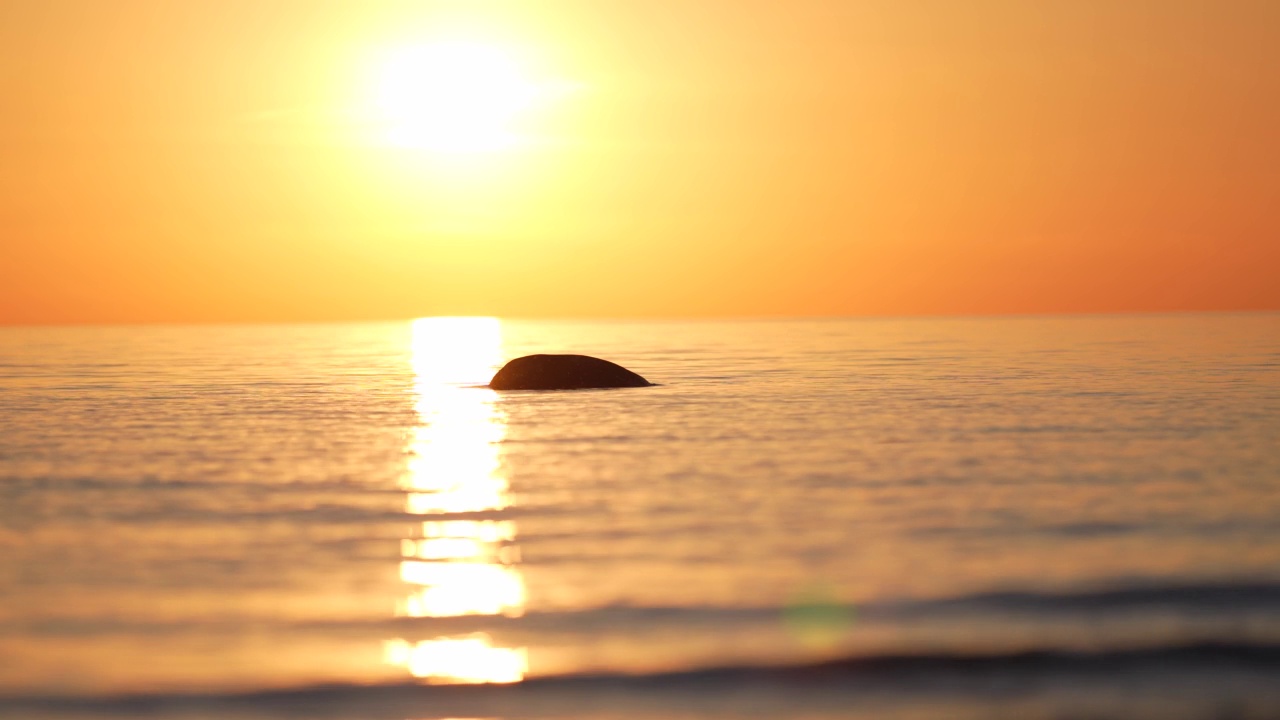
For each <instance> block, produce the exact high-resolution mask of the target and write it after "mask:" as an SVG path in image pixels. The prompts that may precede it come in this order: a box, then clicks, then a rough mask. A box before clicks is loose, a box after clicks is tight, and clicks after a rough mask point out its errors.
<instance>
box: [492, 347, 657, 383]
mask: <svg viewBox="0 0 1280 720" xmlns="http://www.w3.org/2000/svg"><path fill="white" fill-rule="evenodd" d="M652 384H653V383H651V382H649V381H648V380H645V379H644V378H642V377H640V376H639V375H637V374H635V373H633V372H631V371H630V370H628V369H626V368H624V367H622V366H621V365H618V364H616V363H611V362H609V361H608V360H601V359H600V358H594V357H590V356H588V355H526V356H524V357H520V358H516V359H515V360H512V361H511V362H509V363H507V364H506V365H503V366H502V369H501V370H499V371H498V373H497V374H496V375H494V376H493V379H492V380H490V381H489V387H491V388H493V389H494V390H578V389H582V388H620V387H646V386H648V385H652Z"/></svg>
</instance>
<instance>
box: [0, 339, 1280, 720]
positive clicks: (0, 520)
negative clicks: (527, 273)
mask: <svg viewBox="0 0 1280 720" xmlns="http://www.w3.org/2000/svg"><path fill="white" fill-rule="evenodd" d="M534 352H581V353H588V354H594V355H600V356H603V357H606V358H609V359H611V360H614V361H617V362H619V363H621V364H623V365H626V366H627V367H629V368H631V369H633V370H636V371H637V372H639V373H641V374H642V375H644V376H646V377H647V378H649V379H650V380H652V381H654V382H656V383H659V385H658V386H657V387H651V388H638V389H625V390H593V391H569V392H541V393H539V392H505V393H498V392H494V391H491V390H488V389H487V388H483V387H477V386H480V385H483V384H484V383H485V382H487V381H488V378H489V377H490V376H491V375H492V373H493V371H494V370H495V369H496V368H497V367H499V366H501V364H502V363H503V362H505V361H506V360H507V359H510V358H513V357H517V356H520V355H524V354H529V353H534ZM0 598H2V602H0V715H2V716H4V717H10V716H12V717H82V716H84V717H98V716H120V715H124V716H130V717H133V716H148V717H165V718H169V717H174V718H177V717H182V718H188V717H191V718H194V717H210V718H213V717H270V718H275V717H332V718H352V719H354V718H400V719H401V720H403V718H409V717H412V718H443V717H504V718H517V717H574V718H577V717H582V718H586V717H593V718H594V717H628V718H635V717H739V716H743V717H746V716H770V717H815V718H827V717H846V716H852V717H860V716H866V717H930V718H932V717H1079V716H1089V717H1162V718H1163V717H1276V716H1280V687H1278V686H1277V683H1275V682H1274V679H1275V677H1277V676H1280V315H1276V314H1251V315H1186V316H1150V317H1106V318H1100V317H1089V318H1085V317H1080V318H1017V319H953V320H951V319H949V320H849V321H845V320H821V321H760V322H680V323H639V322H614V323H607V322H580V323H569V322H532V321H510V322H509V321H501V322H500V321H497V320H493V319H483V318H466V319H448V318H441V319H424V320H419V321H415V322H412V323H409V322H403V323H386V324H351V325H306V326H303V325H297V326H252V327H250V326H246V327H233V326H225V327H223V326H218V327H111V328H57V329H55V328H35V329H32V328H11V329H2V330H0ZM762 668H769V669H762ZM475 683H482V684H479V685H477V684H475ZM459 684H461V685H459Z"/></svg>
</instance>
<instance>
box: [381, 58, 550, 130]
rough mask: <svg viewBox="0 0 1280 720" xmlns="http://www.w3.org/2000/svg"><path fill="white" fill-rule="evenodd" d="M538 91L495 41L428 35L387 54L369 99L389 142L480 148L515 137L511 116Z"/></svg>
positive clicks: (532, 100)
mask: <svg viewBox="0 0 1280 720" xmlns="http://www.w3.org/2000/svg"><path fill="white" fill-rule="evenodd" d="M545 94H546V88H544V87H543V86H542V85H540V84H539V83H537V82H535V81H534V80H533V79H531V78H530V77H528V76H527V75H526V73H525V72H524V70H523V68H522V67H521V64H520V63H519V62H517V61H516V59H515V58H514V57H513V56H512V55H511V54H509V53H508V52H506V51H504V49H503V48H501V47H498V46H494V45H485V44H480V43H473V42H434V43H430V44H424V45H416V46H410V47H404V48H400V49H397V50H395V51H392V52H391V53H389V55H388V57H387V59H386V61H385V63H384V64H383V66H382V68H381V73H380V76H379V79H378V84H377V95H376V100H375V101H376V104H377V107H378V111H379V113H380V114H381V116H382V120H383V124H384V125H385V139H386V140H387V141H388V142H390V143H392V144H393V145H396V146H399V147H409V148H422V149H427V150H433V151H437V152H445V153H487V152H495V151H500V150H506V149H509V148H512V147H515V146H517V145H519V144H520V142H521V137H520V135H519V133H518V127H517V125H518V121H519V119H520V118H521V117H522V116H523V115H525V114H527V112H528V111H529V110H530V109H532V108H533V107H534V106H535V105H536V104H537V103H538V101H539V100H540V98H542V97H543V96H544V95H545Z"/></svg>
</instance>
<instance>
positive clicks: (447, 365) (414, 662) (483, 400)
mask: <svg viewBox="0 0 1280 720" xmlns="http://www.w3.org/2000/svg"><path fill="white" fill-rule="evenodd" d="M412 343H413V346H412V352H411V362H412V364H413V372H414V392H415V393H416V395H417V398H416V410H417V413H418V425H417V427H416V428H414V431H413V434H412V436H411V437H410V439H409V442H408V445H407V447H406V454H407V455H408V457H409V461H408V464H407V466H406V469H405V475H404V479H403V486H404V489H405V491H406V493H407V494H406V498H405V504H406V510H407V511H408V512H409V513H411V514H414V515H423V516H436V519H429V520H424V521H423V522H422V524H421V530H420V532H418V533H416V534H415V535H414V536H412V537H406V538H404V539H402V540H401V541H400V550H401V555H402V560H401V562H400V579H401V580H402V581H404V582H405V583H406V584H408V585H409V586H411V588H412V589H411V590H410V592H409V594H408V595H407V596H405V597H404V598H403V599H401V600H400V602H399V603H398V606H397V608H396V614H397V615H398V616H400V617H413V618H429V617H455V616H459V615H499V614H501V615H509V616H516V615H521V614H523V613H524V607H525V589H524V581H523V579H522V578H521V576H520V571H519V569H518V566H517V563H519V561H520V556H519V548H518V547H517V546H516V545H514V544H513V543H514V541H515V538H516V525H515V522H514V521H512V520H497V519H477V520H473V519H441V518H440V517H439V516H440V515H449V514H454V513H471V512H484V511H495V510H503V509H505V508H507V507H510V506H511V503H512V500H511V494H510V490H509V487H508V484H507V479H506V477H505V476H504V475H503V472H502V463H501V459H500V457H499V452H500V443H501V441H502V438H503V437H504V436H505V433H506V417H505V415H504V414H503V412H502V409H501V407H500V405H499V403H498V396H497V393H495V392H493V391H492V390H489V389H487V388H478V387H475V386H477V385H484V384H485V383H487V382H488V381H489V378H490V376H491V374H492V372H493V369H494V367H495V366H496V365H497V364H498V363H500V362H501V360H502V357H501V352H502V332H501V326H500V324H499V321H498V320H497V319H496V318H479V317H476V318H470V317H468V318H423V319H419V320H415V321H414V323H413V339H412ZM384 659H385V660H386V662H388V663H390V664H392V665H395V666H398V667H403V668H405V669H406V670H408V672H409V673H410V674H412V675H413V676H414V677H418V678H422V679H423V680H425V681H427V682H433V683H435V682H439V683H484V682H497V683H504V682H518V681H520V680H522V679H523V678H524V675H525V672H526V671H527V669H528V660H527V655H526V651H525V649H524V648H504V647H495V646H494V645H493V644H492V642H491V641H490V639H489V638H488V637H487V636H485V635H482V634H477V635H467V636H462V637H457V636H454V637H440V638H435V639H432V640H425V641H419V642H411V641H409V640H406V639H403V638H396V639H392V640H388V641H387V642H386V644H385V652H384Z"/></svg>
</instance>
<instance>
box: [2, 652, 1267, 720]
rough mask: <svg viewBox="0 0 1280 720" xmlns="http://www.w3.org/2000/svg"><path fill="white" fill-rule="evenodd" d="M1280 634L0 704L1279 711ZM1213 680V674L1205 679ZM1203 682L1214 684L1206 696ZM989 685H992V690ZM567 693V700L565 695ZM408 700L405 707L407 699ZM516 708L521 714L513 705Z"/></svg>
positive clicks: (387, 711) (118, 710) (146, 709)
mask: <svg viewBox="0 0 1280 720" xmlns="http://www.w3.org/2000/svg"><path fill="white" fill-rule="evenodd" d="M1277 673H1280V644H1247V643H1243V644H1242V643H1196V644H1183V645H1168V646H1150V647H1133V648H1121V649H1109V650H1097V651H1067V650H1062V649H1047V648H1046V649H1026V650H1021V651H1016V652H1009V653H996V654H980V653H969V654H964V653H939V654H900V655H896V654H887V655H873V656H848V657H840V658H833V659H828V660H823V661H820V662H809V663H803V664H793V665H769V666H751V665H743V666H723V667H710V668H698V669H686V670H677V671H670V672H655V673H642V674H625V673H597V674H581V675H563V676H549V677H539V678H533V679H528V680H525V681H523V682H520V683H515V684H510V685H424V684H419V683H394V684H382V685H343V684H328V685H312V686H305V687H292V688H275V689H267V690H254V691H247V692H246V691H237V692H226V693H180V692H179V693H152V694H132V695H103V696H91V697H83V696H82V697H74V698H68V697H52V696H26V697H22V696H8V697H0V715H3V716H4V717H10V716H13V717H27V716H37V715H43V716H51V715H52V716H59V715H74V716H84V715H92V716H103V715H105V716H128V717H146V716H161V715H166V716H167V715H168V714H173V715H179V716H183V717H187V716H188V714H189V713H192V712H198V713H208V714H210V715H211V716H214V717H222V716H228V717H230V716H234V715H236V714H243V713H247V712H251V713H252V714H253V716H254V717H260V716H263V714H264V713H269V716H271V717H278V716H287V717H298V716H306V717H312V716H314V715H323V716H325V717H347V715H344V714H343V712H342V710H343V708H349V709H350V710H351V712H352V714H357V713H358V715H359V716H360V717H366V718H382V717H387V718H390V717H404V714H405V713H406V712H409V713H411V714H412V713H413V712H416V714H417V715H418V716H422V715H423V711H422V708H424V707H427V708H430V710H431V717H436V716H450V715H459V714H461V715H473V716H474V715H491V714H494V713H497V714H504V713H509V712H513V711H515V710H516V709H519V710H523V711H528V710H529V708H530V703H531V702H532V703H535V704H537V703H544V704H545V703H548V702H549V703H551V706H552V707H554V706H555V704H556V703H560V704H561V708H562V710H563V708H564V707H580V706H581V704H582V703H584V702H586V703H589V702H591V701H593V700H594V701H598V700H600V699H601V698H603V697H607V698H609V699H611V700H614V701H616V700H626V699H628V698H631V699H636V698H644V699H645V700H646V702H647V703H649V707H650V709H652V707H653V704H654V703H655V702H656V703H657V704H658V706H661V705H662V704H663V701H664V698H665V700H666V701H668V702H671V703H673V704H675V705H679V704H680V703H683V702H685V701H686V700H687V699H688V698H689V697H694V696H696V697H699V698H704V699H705V698H725V699H731V698H739V699H740V698H741V697H742V693H748V694H750V693H755V694H757V695H759V694H760V693H766V694H770V695H772V696H774V697H778V698H784V699H786V700H787V702H788V703H800V704H803V703H812V702H814V701H815V700H817V701H819V702H820V701H821V700H822V699H823V698H826V699H828V700H830V699H833V698H834V699H836V700H838V701H839V702H840V703H846V702H849V701H850V700H858V699H864V700H865V699H866V698H868V697H872V696H876V697H880V698H884V697H886V696H888V697H894V696H897V697H902V698H918V697H920V693H927V694H929V697H932V698H934V699H940V700H946V699H947V698H948V697H951V698H953V697H955V696H957V695H959V696H965V695H972V696H979V697H988V698H989V697H990V696H991V695H992V690H993V688H1005V689H1006V691H1008V690H1010V689H1012V690H1014V691H1016V690H1017V689H1018V688H1023V689H1028V688H1034V689H1035V691H1036V692H1043V691H1044V690H1045V689H1046V688H1051V687H1053V686H1055V684H1056V685H1057V686H1061V687H1069V688H1073V689H1075V690H1076V691H1077V692H1084V693H1085V694H1086V695H1087V694H1088V693H1089V692H1092V691H1093V690H1096V689H1097V688H1098V687H1099V686H1103V687H1107V688H1110V689H1111V690H1113V691H1114V690H1120V691H1124V692H1126V693H1127V695H1126V697H1127V698H1128V699H1130V700H1132V699H1133V697H1134V693H1138V694H1142V693H1148V694H1151V693H1154V694H1155V695H1156V696H1159V695H1160V694H1161V693H1167V692H1175V693H1176V692H1177V691H1178V689H1179V688H1181V687H1182V685H1183V683H1185V680H1186V678H1189V677H1193V678H1195V680H1196V683H1195V688H1196V690H1195V691H1196V693H1198V694H1199V695H1198V697H1201V698H1202V699H1203V698H1205V697H1209V696H1215V697H1216V698H1217V699H1218V700H1222V699H1223V697H1224V696H1228V697H1229V696H1230V695H1231V693H1237V694H1238V693H1241V692H1247V693H1248V694H1249V695H1248V696H1249V697H1250V698H1251V699H1252V700H1253V701H1254V704H1255V706H1256V705H1258V704H1259V703H1262V704H1266V706H1267V707H1270V708H1272V709H1274V710H1276V711H1280V688H1274V687H1271V686H1272V685H1273V684H1274V683H1273V680H1274V678H1275V677H1276V676H1277ZM1215 678H1216V679H1219V680H1224V682H1219V683H1217V685H1215V682H1214V680H1215ZM1215 690H1217V693H1216V695H1215ZM997 694H998V693H997ZM566 704H567V705H566ZM411 708H416V711H413V710H411ZM522 714H523V713H522Z"/></svg>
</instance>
